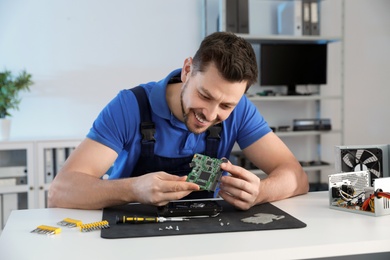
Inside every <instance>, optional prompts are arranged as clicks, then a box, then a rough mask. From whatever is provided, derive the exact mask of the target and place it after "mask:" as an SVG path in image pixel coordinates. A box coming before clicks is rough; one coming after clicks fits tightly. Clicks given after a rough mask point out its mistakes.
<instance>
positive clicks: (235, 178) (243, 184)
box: [219, 162, 260, 210]
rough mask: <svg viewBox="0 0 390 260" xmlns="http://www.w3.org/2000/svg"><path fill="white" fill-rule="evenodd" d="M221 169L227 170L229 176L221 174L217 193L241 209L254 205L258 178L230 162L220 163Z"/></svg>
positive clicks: (258, 190) (258, 185) (258, 187)
mask: <svg viewBox="0 0 390 260" xmlns="http://www.w3.org/2000/svg"><path fill="white" fill-rule="evenodd" d="M221 169H222V170H224V171H226V172H229V173H230V174H231V176H222V178H221V183H220V186H219V187H220V191H219V195H220V196H221V197H222V198H223V199H224V200H225V201H227V202H229V203H230V204H232V205H234V206H235V207H237V208H239V209H242V210H247V209H249V208H251V207H252V206H254V205H255V204H256V200H257V197H258V195H259V192H260V178H259V177H257V176H256V175H254V174H253V173H251V172H249V171H248V170H245V169H244V168H242V167H240V166H236V165H233V164H231V163H230V162H227V163H222V164H221Z"/></svg>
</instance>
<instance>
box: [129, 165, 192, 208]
mask: <svg viewBox="0 0 390 260" xmlns="http://www.w3.org/2000/svg"><path fill="white" fill-rule="evenodd" d="M132 179H133V181H132V186H131V189H132V191H131V192H132V194H133V196H134V197H135V200H136V201H138V202H140V203H143V204H151V205H155V206H163V205H165V204H167V203H168V202H170V201H172V200H179V199H181V198H183V197H185V196H187V195H188V194H190V193H191V192H193V191H198V190H199V189H200V188H199V186H198V185H197V184H195V183H192V182H187V181H186V179H187V176H181V177H179V176H176V175H171V174H168V173H166V172H154V173H149V174H145V175H142V176H139V177H132Z"/></svg>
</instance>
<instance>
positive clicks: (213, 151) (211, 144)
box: [205, 123, 223, 158]
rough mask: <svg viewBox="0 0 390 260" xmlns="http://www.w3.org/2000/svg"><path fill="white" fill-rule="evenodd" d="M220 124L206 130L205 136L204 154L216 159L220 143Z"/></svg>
mask: <svg viewBox="0 0 390 260" xmlns="http://www.w3.org/2000/svg"><path fill="white" fill-rule="evenodd" d="M222 126H223V125H222V123H219V124H216V125H213V126H212V127H210V128H209V129H208V130H207V134H206V152H205V154H206V155H208V156H210V157H212V158H217V156H218V148H219V143H220V141H221V135H220V133H221V131H222Z"/></svg>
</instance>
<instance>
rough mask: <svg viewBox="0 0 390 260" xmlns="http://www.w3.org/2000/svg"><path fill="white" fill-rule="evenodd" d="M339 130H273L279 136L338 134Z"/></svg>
mask: <svg viewBox="0 0 390 260" xmlns="http://www.w3.org/2000/svg"><path fill="white" fill-rule="evenodd" d="M340 133H341V130H330V131H288V132H275V134H276V135H277V136H279V137H288V136H309V135H310V136H315V135H325V134H340Z"/></svg>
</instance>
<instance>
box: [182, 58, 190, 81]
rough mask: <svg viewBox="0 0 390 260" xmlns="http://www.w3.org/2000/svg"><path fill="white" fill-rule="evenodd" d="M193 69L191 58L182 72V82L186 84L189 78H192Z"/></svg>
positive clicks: (184, 65)
mask: <svg viewBox="0 0 390 260" xmlns="http://www.w3.org/2000/svg"><path fill="white" fill-rule="evenodd" d="M191 69H192V58H191V57H189V58H187V59H185V61H184V64H183V68H182V70H181V81H182V82H186V81H187V79H188V77H190V76H191Z"/></svg>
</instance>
